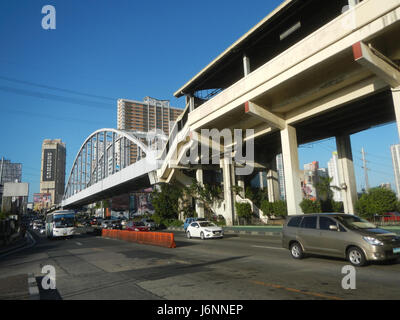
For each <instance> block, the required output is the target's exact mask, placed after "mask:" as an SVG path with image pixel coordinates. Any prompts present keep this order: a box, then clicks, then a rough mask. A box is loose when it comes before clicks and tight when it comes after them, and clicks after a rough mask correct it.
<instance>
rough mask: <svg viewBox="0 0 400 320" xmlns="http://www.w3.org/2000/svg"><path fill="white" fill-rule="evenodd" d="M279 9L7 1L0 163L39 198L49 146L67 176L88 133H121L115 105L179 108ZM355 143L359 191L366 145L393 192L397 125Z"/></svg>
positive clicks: (321, 151)
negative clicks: (49, 18) (195, 81)
mask: <svg viewBox="0 0 400 320" xmlns="http://www.w3.org/2000/svg"><path fill="white" fill-rule="evenodd" d="M279 3H280V1H276V0H274V1H273V0H270V1H265V0H263V1H261V0H248V1H246V2H245V3H244V2H239V1H236V2H232V1H228V0H219V1H210V0H202V1H201V2H199V1H188V0H186V1H183V0H172V1H133V0H118V1H110V0H69V1H65V0H64V1H50V0H47V1H41V0H18V1H15V0H2V1H1V2H0V48H1V50H0V111H1V112H0V115H1V126H0V133H1V136H2V139H1V141H0V157H2V156H3V157H5V158H7V159H10V160H12V161H13V162H20V163H22V164H23V180H24V181H26V182H29V183H30V194H31V195H32V194H33V193H34V192H39V180H40V161H41V145H42V141H43V140H44V139H57V138H60V139H62V140H63V141H64V142H65V143H66V145H67V168H66V171H67V174H68V173H69V171H70V168H71V165H72V162H73V160H74V158H75V155H76V153H77V152H78V150H79V147H80V146H81V144H82V142H83V141H84V139H85V138H86V137H87V136H88V135H89V134H90V133H91V132H93V131H95V130H96V129H99V128H104V127H116V122H117V120H116V115H117V103H116V100H117V99H118V98H128V99H134V100H142V99H143V97H145V96H147V95H149V96H152V97H155V98H159V99H169V100H171V105H173V106H176V107H183V105H184V101H183V99H179V100H178V99H175V98H174V97H173V92H175V91H176V90H177V89H178V88H179V87H181V86H182V85H183V84H184V83H185V82H186V81H188V80H189V79H190V78H191V77H192V76H194V75H195V74H196V73H197V72H199V71H200V70H201V69H202V68H203V67H204V66H205V65H207V64H208V63H209V62H210V61H211V60H212V59H214V58H215V57H216V56H217V55H218V54H220V53H221V52H222V51H223V50H224V49H226V48H227V47H228V46H229V45H230V44H232V43H233V42H234V41H235V40H237V39H238V38H239V37H240V36H241V35H243V34H244V33H245V32H246V31H248V30H249V29H250V28H251V27H252V26H254V25H255V24H256V23H258V22H259V21H260V20H261V19H262V18H263V17H264V16H266V15H267V14H268V13H269V12H270V11H272V10H273V9H274V8H275V7H276V6H277V5H279ZM48 4H50V5H53V6H54V7H55V8H56V19H57V20H56V21H57V24H56V30H44V29H42V27H41V20H42V17H43V16H44V15H43V14H42V13H41V9H42V7H43V6H44V5H48ZM49 87H52V88H49ZM54 88H58V89H61V90H54ZM73 92H79V93H85V94H87V95H82V94H79V95H78V94H74V93H73ZM352 143H353V145H352V146H353V153H354V158H355V165H356V174H357V186H358V187H359V188H361V187H362V186H363V183H364V178H363V173H362V171H361V168H360V164H361V161H359V160H358V158H361V154H360V151H361V148H362V147H364V149H365V150H366V152H367V159H368V160H369V161H370V163H368V166H370V169H371V171H370V172H369V177H370V184H371V186H374V185H378V184H380V183H382V182H390V183H392V187H394V178H393V168H392V163H391V159H390V145H391V144H396V143H398V134H397V129H396V127H395V125H394V124H389V125H386V126H383V127H380V128H377V129H373V130H369V131H366V132H363V133H360V134H357V135H354V136H352ZM334 150H335V141H334V139H331V140H327V141H324V142H318V143H315V144H310V145H307V146H302V147H301V148H300V150H299V152H300V166H301V167H303V164H304V163H307V162H311V161H313V160H319V161H320V166H322V167H326V163H327V161H328V160H329V158H330V156H331V152H332V151H334Z"/></svg>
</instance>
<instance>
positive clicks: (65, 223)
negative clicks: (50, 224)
mask: <svg viewBox="0 0 400 320" xmlns="http://www.w3.org/2000/svg"><path fill="white" fill-rule="evenodd" d="M54 224H55V227H56V228H70V227H73V226H74V216H73V215H69V214H65V215H56V216H54Z"/></svg>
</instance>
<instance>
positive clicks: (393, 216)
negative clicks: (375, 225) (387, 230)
mask: <svg viewBox="0 0 400 320" xmlns="http://www.w3.org/2000/svg"><path fill="white" fill-rule="evenodd" d="M383 221H385V222H400V213H399V212H387V213H385V214H384V215H383Z"/></svg>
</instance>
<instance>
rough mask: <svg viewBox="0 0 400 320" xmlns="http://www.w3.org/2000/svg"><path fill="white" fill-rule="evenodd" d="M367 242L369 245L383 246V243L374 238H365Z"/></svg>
mask: <svg viewBox="0 0 400 320" xmlns="http://www.w3.org/2000/svg"><path fill="white" fill-rule="evenodd" d="M363 239H364V240H365V241H367V242H368V243H369V244H372V245H373V246H383V242H382V241H380V240H378V239H376V238H372V237H363Z"/></svg>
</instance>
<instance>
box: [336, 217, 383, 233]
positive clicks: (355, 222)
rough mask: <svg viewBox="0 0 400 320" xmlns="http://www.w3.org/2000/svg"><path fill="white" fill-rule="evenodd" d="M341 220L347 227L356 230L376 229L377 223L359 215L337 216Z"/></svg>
mask: <svg viewBox="0 0 400 320" xmlns="http://www.w3.org/2000/svg"><path fill="white" fill-rule="evenodd" d="M336 219H337V220H339V221H340V222H341V223H342V224H343V225H344V226H345V227H347V228H349V229H352V230H355V229H375V228H376V225H374V224H373V223H370V222H368V221H367V220H364V219H361V218H359V217H357V216H353V215H349V216H337V217H336Z"/></svg>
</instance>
